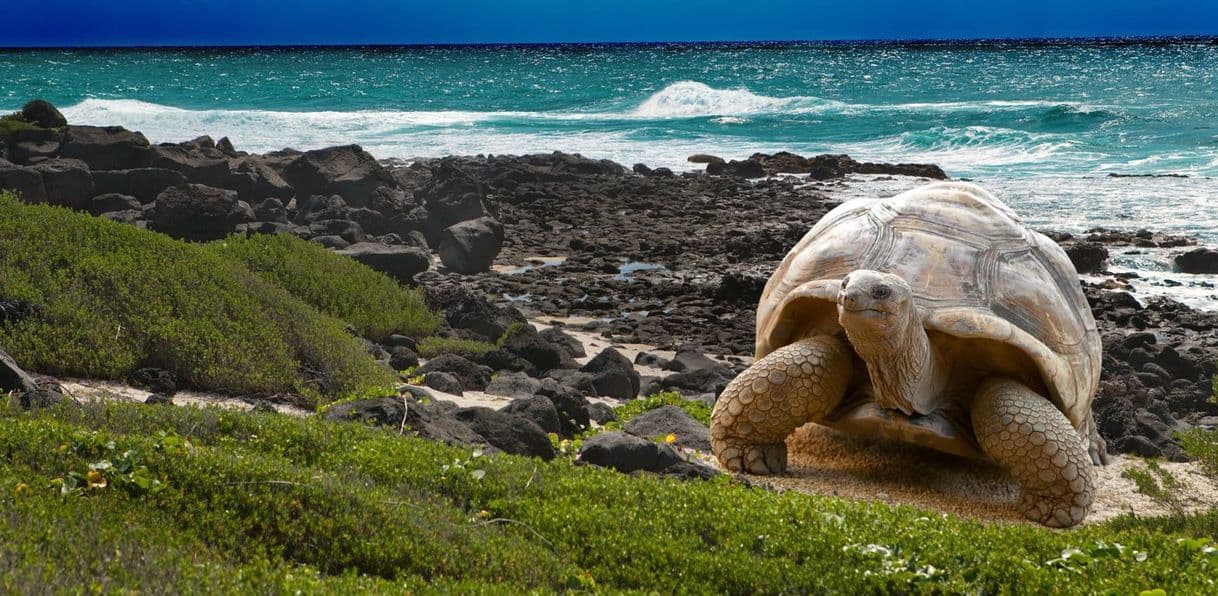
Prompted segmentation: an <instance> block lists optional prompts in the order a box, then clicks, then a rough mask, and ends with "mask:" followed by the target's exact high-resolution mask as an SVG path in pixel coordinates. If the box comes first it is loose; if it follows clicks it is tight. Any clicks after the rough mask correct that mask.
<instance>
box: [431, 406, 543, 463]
mask: <svg viewBox="0 0 1218 596" xmlns="http://www.w3.org/2000/svg"><path fill="white" fill-rule="evenodd" d="M453 416H454V417H455V418H456V419H457V420H460V421H461V422H464V423H465V424H466V425H467V426H469V428H470V429H471V430H473V431H474V432H476V433H478V434H479V435H481V436H482V437H483V438H485V439H486V440H487V442H489V443H490V444H491V445H494V446H495V447H498V448H499V449H502V450H503V451H505V452H507V453H513V454H516V455H527V456H531V457H539V458H541V459H545V460H550V459H554V456H555V455H556V454H555V452H554V445H553V444H551V443H550V438H549V437H548V436H546V433H545V431H544V430H542V429H541V427H539V426H537V424H536V423H534V422H533V421H532V420H528V419H526V418H522V417H520V416H516V415H514V414H509V413H506V412H499V411H496V410H492V409H490V408H483V407H473V408H460V409H458V410H457V411H456V412H454V413H453Z"/></svg>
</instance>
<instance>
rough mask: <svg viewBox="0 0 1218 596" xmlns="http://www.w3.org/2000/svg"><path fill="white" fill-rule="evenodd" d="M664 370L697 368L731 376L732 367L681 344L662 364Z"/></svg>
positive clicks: (723, 375)
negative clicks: (666, 361) (671, 356)
mask: <svg viewBox="0 0 1218 596" xmlns="http://www.w3.org/2000/svg"><path fill="white" fill-rule="evenodd" d="M663 368H664V370H671V371H673V372H693V371H697V370H709V371H711V372H714V373H715V374H718V375H719V376H721V377H728V378H730V377H732V376H734V375H733V374H732V369H730V368H728V366H727V365H726V364H723V363H722V362H717V361H715V360H713V359H711V358H708V357H706V356H705V355H703V354H702V353H701V352H699V351H697V350H694V349H693V348H689V347H685V346H682V347H681V348H679V349H678V350H677V353H676V354H675V355H674V356H673V358H672V360H669V361H668V363H667V364H665V365H664V366H663Z"/></svg>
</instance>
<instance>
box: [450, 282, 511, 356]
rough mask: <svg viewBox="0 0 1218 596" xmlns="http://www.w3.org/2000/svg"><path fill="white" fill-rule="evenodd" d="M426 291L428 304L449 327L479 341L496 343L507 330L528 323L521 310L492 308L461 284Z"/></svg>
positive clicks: (482, 298) (477, 294)
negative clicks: (468, 333) (441, 314)
mask: <svg viewBox="0 0 1218 596" xmlns="http://www.w3.org/2000/svg"><path fill="white" fill-rule="evenodd" d="M427 292H428V294H427V301H428V302H429V303H431V305H432V306H434V307H435V308H436V310H438V311H440V312H442V313H444V320H445V322H447V323H448V326H449V327H451V328H453V329H461V330H464V331H468V332H470V333H472V334H474V335H475V336H477V338H478V339H481V340H482V341H486V342H496V341H499V338H500V337H501V336H502V335H503V333H504V331H506V330H507V328H508V327H510V326H512V325H514V324H519V325H528V324H529V321H528V319H526V318H525V317H524V315H523V314H521V313H520V311H518V310H516V309H515V308H511V307H501V306H496V305H493V304H491V303H490V301H488V300H487V299H486V296H485V295H483V294H482V293H481V292H479V291H476V290H473V289H471V288H469V287H467V286H464V285H454V286H450V287H447V288H440V289H433V288H431V287H428V288H427Z"/></svg>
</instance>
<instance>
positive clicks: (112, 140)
mask: <svg viewBox="0 0 1218 596" xmlns="http://www.w3.org/2000/svg"><path fill="white" fill-rule="evenodd" d="M151 153H152V148H151V147H149V145H148V139H146V138H144V135H142V134H140V133H138V132H131V131H129V130H127V129H125V128H123V127H121V126H74V125H70V126H67V127H66V128H65V133H64V140H63V144H62V146H61V147H60V149H59V155H60V157H65V158H70V159H79V160H81V161H83V162H85V163H86V164H88V166H89V168H90V169H93V170H129V169H132V168H142V167H145V166H147V165H148V160H149V158H150V157H151Z"/></svg>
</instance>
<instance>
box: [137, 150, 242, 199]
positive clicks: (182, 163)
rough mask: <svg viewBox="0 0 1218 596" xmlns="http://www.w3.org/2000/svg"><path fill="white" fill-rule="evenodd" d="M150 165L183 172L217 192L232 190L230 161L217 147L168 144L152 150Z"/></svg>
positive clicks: (188, 177)
mask: <svg viewBox="0 0 1218 596" xmlns="http://www.w3.org/2000/svg"><path fill="white" fill-rule="evenodd" d="M149 165H151V166H152V167H154V168H161V169H165V170H174V171H176V172H180V173H181V174H182V175H183V176H186V179H187V180H189V181H190V182H193V183H195V184H203V185H205V186H211V187H213V188H225V189H228V187H229V184H228V182H229V171H230V166H229V162H228V158H227V157H225V155H224V154H223V153H220V151H218V150H217V149H215V147H212V146H207V145H206V144H197V143H182V144H180V145H175V144H169V143H164V144H161V145H157V146H155V147H153V148H152V157H151V158H150V161H149ZM229 190H231V189H229ZM238 198H240V197H238ZM259 198H262V197H259Z"/></svg>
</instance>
